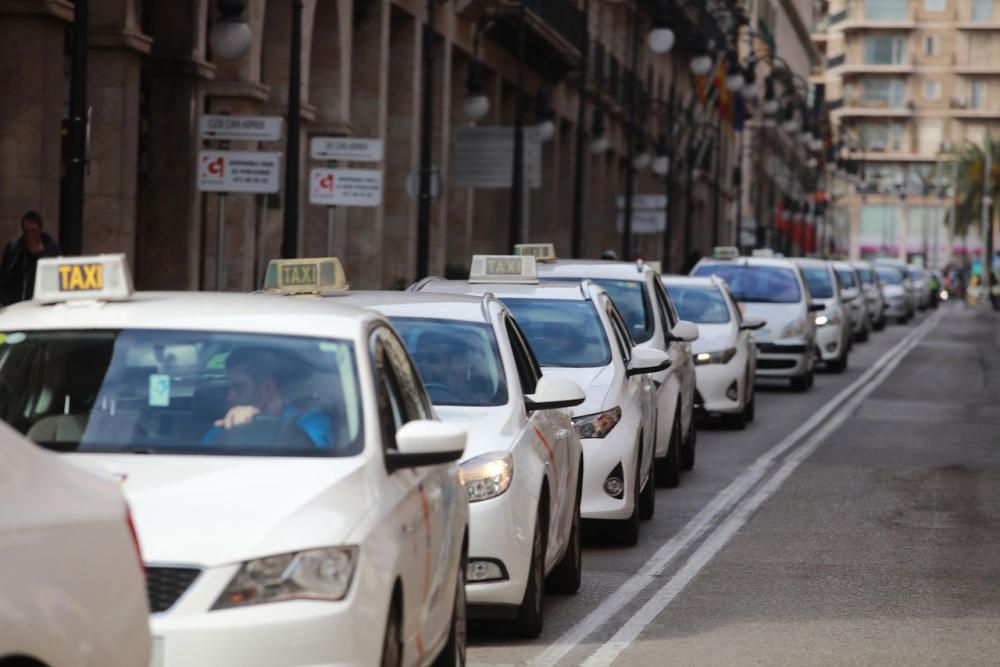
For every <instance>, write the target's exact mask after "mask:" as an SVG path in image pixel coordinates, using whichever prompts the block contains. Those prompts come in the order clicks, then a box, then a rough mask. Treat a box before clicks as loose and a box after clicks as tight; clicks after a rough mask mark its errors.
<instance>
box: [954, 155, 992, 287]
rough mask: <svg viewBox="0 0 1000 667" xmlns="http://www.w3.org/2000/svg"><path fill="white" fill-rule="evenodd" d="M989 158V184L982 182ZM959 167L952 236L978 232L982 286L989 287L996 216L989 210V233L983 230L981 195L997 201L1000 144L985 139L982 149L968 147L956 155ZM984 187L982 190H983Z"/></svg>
mask: <svg viewBox="0 0 1000 667" xmlns="http://www.w3.org/2000/svg"><path fill="white" fill-rule="evenodd" d="M987 154H989V158H990V159H989V162H990V173H989V179H988V181H989V183H988V185H987V183H986V181H987V179H985V178H983V175H984V171H985V169H986V164H985V162H986V156H987ZM955 159H956V161H957V163H958V167H957V170H956V175H955V176H956V179H955V180H956V184H955V219H954V220H953V221H952V222H953V224H954V233H955V234H956V235H958V236H965V234H966V233H967V232H968V230H969V229H970V228H972V229H978V230H979V234H980V236H981V237H982V239H983V247H984V251H985V252H984V255H985V256H984V258H983V267H984V269H985V270H984V271H983V280H984V282H983V284H984V285H985V286H989V284H990V282H991V280H990V278H991V276H990V273H989V269H990V266H991V264H992V257H993V218H994V217H995V216H996V210H997V207H996V206H991V207H990V222H989V225H988V226H989V229H983V224H982V220H983V215H982V214H983V195H984V194H985V195H988V196H989V197H992V198H993V200H994V201H996V200H997V199H998V198H1000V141H995V140H994V139H993V138H992V137H990V136H987V137H986V140H985V141H984V142H983V145H981V146H980V145H976V144H972V143H967V144H966V145H965V146H964V147H962V149H960V150H959V151H958V152H957V153H956V154H955ZM984 186H985V187H984Z"/></svg>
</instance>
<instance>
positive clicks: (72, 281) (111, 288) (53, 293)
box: [34, 254, 133, 303]
mask: <svg viewBox="0 0 1000 667" xmlns="http://www.w3.org/2000/svg"><path fill="white" fill-rule="evenodd" d="M132 292H133V289H132V276H131V275H130V274H129V271H128V265H127V264H126V261H125V255H123V254H114V255H96V256H91V257H46V258H43V259H40V260H38V269H37V272H36V274H35V294H34V299H35V301H41V302H43V303H56V302H59V301H72V300H84V299H86V300H94V301H115V300H121V299H127V298H129V296H131V295H132Z"/></svg>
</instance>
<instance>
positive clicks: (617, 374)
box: [414, 257, 670, 544]
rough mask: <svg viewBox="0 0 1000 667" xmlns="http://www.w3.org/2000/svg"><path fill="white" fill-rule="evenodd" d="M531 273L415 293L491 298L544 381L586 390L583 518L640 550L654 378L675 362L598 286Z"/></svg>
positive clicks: (581, 416)
mask: <svg viewBox="0 0 1000 667" xmlns="http://www.w3.org/2000/svg"><path fill="white" fill-rule="evenodd" d="M478 259H480V258H475V259H474V260H473V266H474V268H475V266H476V265H477V260H478ZM524 259H525V260H528V259H533V258H530V257H529V258H524ZM527 273H528V275H527V276H526V277H524V278H521V279H520V282H521V284H512V283H511V282H510V281H509V280H508V281H507V282H505V283H500V282H497V283H485V282H470V281H464V280H462V281H459V280H440V279H433V278H432V279H427V280H424V281H422V282H421V283H419V284H418V285H416V286H414V287H415V289H419V290H420V291H422V292H434V293H444V294H449V293H450V294H476V295H482V294H484V293H486V292H489V293H492V294H494V295H495V296H496V297H498V298H499V299H500V300H502V301H503V302H504V304H505V305H506V306H507V307H508V308H509V309H510V311H511V312H512V313H513V314H514V317H515V318H516V320H517V323H518V325H519V326H520V328H521V330H522V331H523V332H524V334H525V337H526V338H527V342H528V344H530V345H531V348H532V350H533V351H534V353H535V355H536V356H537V358H538V361H539V364H540V365H541V367H542V373H543V375H546V376H550V377H555V378H563V379H566V380H571V381H573V382H575V383H576V384H578V385H579V386H580V387H582V388H583V390H584V392H585V393H586V395H587V399H586V401H585V402H584V403H583V404H582V405H580V406H577V407H575V408H574V409H573V414H574V418H573V425H574V427H575V428H576V432H577V435H578V436H579V437H580V441H581V443H582V444H583V461H584V465H583V480H584V481H583V496H582V499H581V502H580V509H581V513H582V515H583V518H584V519H607V520H612V521H614V522H616V524H617V525H616V526H615V529H616V530H615V532H616V537H617V538H618V539H619V541H621V542H622V543H625V544H635V543H636V542H637V541H638V539H639V519H640V518H644V519H648V518H651V517H652V516H653V512H654V511H655V507H656V490H655V488H654V485H655V472H654V468H653V451H654V439H655V433H656V430H655V426H656V402H655V396H654V392H655V387H654V385H653V381H652V379H651V378H650V373H655V372H658V371H660V370H663V369H664V368H666V367H667V366H669V365H670V359H669V358H668V357H667V355H666V354H665V353H664V352H661V351H659V350H649V349H643V348H636V347H634V345H633V343H632V340H631V338H630V337H629V334H628V329H627V327H626V325H625V322H624V320H623V319H622V317H621V315H620V314H619V313H618V310H617V308H616V307H615V304H614V302H612V300H611V298H610V297H609V296H608V294H607V292H605V291H604V290H603V289H602V288H601V287H599V286H598V285H595V284H593V283H592V282H590V281H582V282H581V283H580V284H577V285H574V286H569V285H551V284H550V285H539V284H538V281H537V277H536V276H535V275H534V272H533V270H532V271H530V272H527ZM486 279H488V278H486Z"/></svg>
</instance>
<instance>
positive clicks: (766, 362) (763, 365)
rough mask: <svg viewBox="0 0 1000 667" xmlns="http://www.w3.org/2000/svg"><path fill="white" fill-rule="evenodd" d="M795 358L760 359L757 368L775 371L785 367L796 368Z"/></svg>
mask: <svg viewBox="0 0 1000 667" xmlns="http://www.w3.org/2000/svg"><path fill="white" fill-rule="evenodd" d="M795 364H796V361H795V360H794V359H758V360H757V368H759V369H760V370H764V371H775V370H781V369H783V368H795Z"/></svg>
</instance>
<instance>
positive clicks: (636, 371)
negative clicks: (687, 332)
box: [626, 322, 680, 377]
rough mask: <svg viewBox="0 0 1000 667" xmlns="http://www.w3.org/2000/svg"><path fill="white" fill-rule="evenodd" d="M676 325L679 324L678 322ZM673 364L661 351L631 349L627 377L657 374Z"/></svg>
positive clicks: (643, 348) (641, 348)
mask: <svg viewBox="0 0 1000 667" xmlns="http://www.w3.org/2000/svg"><path fill="white" fill-rule="evenodd" d="M678 324H680V323H679V322H678ZM672 363H673V362H672V361H671V360H670V357H669V356H668V355H667V353H666V352H663V351H661V350H651V349H649V348H645V347H636V348H632V361H630V362H629V364H628V371H627V373H626V374H627V375H628V376H629V377H632V376H633V375H644V374H646V373H659V372H660V371H665V370H667V369H668V368H670V364H672Z"/></svg>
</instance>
